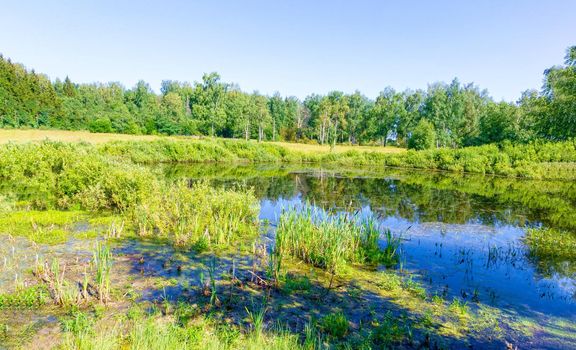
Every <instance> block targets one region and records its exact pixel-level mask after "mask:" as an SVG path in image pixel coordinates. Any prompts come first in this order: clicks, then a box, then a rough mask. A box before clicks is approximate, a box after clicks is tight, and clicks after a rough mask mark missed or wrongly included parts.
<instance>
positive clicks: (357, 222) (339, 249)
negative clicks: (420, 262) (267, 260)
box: [273, 204, 400, 276]
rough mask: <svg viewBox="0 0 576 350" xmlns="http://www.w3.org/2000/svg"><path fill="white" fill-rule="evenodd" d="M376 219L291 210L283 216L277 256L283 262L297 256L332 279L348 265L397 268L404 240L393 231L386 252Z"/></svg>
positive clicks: (306, 207)
mask: <svg viewBox="0 0 576 350" xmlns="http://www.w3.org/2000/svg"><path fill="white" fill-rule="evenodd" d="M378 226H379V225H378V223H377V221H376V219H375V218H373V217H362V216H361V215H360V214H358V213H355V214H349V213H340V214H331V213H325V212H323V211H321V210H319V209H317V208H315V207H313V206H311V205H310V204H306V205H304V206H303V207H302V208H300V209H295V208H292V209H289V210H287V211H284V212H283V213H282V215H281V216H280V220H279V223H278V228H277V231H276V245H275V248H274V251H273V255H274V256H276V260H278V261H282V260H283V259H284V257H285V256H287V255H288V256H293V257H296V258H299V259H301V260H303V261H304V262H306V263H310V264H312V265H314V266H317V267H320V268H322V269H325V270H327V271H328V272H329V273H330V274H332V276H334V275H336V274H337V273H338V271H339V270H340V269H341V268H342V267H343V266H344V265H346V264H370V265H374V264H381V263H383V264H385V265H387V266H391V265H394V264H395V263H396V262H397V261H398V257H399V255H398V248H399V245H400V239H399V238H397V237H394V236H393V235H392V233H391V232H390V231H388V230H387V231H385V235H386V237H387V240H386V244H385V247H384V249H382V248H381V247H380V244H379V243H380V236H381V233H380V230H379V227H378Z"/></svg>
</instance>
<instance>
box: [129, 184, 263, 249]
mask: <svg viewBox="0 0 576 350" xmlns="http://www.w3.org/2000/svg"><path fill="white" fill-rule="evenodd" d="M258 209H259V207H258V201H257V199H256V197H255V195H254V193H253V191H252V190H246V189H237V190H234V189H223V188H214V187H211V186H209V185H208V184H207V183H206V182H199V183H195V184H193V185H191V186H189V184H188V182H184V181H181V182H178V183H176V184H169V185H166V187H165V188H163V189H162V190H160V191H159V192H158V193H156V194H155V195H151V196H149V198H148V200H147V201H145V202H144V203H142V204H140V205H138V206H136V207H135V208H134V210H133V211H132V216H133V220H134V223H135V225H136V229H137V232H138V233H139V234H140V235H141V236H152V237H156V238H161V239H168V240H169V241H172V242H173V243H174V244H175V245H177V246H182V247H196V248H207V247H211V246H213V245H228V244H231V243H234V242H235V241H236V240H237V239H239V238H241V237H246V236H252V235H255V234H256V233H257V232H258Z"/></svg>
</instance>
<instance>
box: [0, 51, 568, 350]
mask: <svg viewBox="0 0 576 350" xmlns="http://www.w3.org/2000/svg"><path fill="white" fill-rule="evenodd" d="M575 69H576V47H571V48H569V49H568V51H567V55H566V60H565V64H564V65H563V66H556V67H553V68H550V69H549V70H547V71H546V72H545V76H544V80H545V84H544V86H543V88H542V91H540V92H536V91H527V92H525V93H524V94H523V95H522V98H521V99H520V100H519V101H518V102H517V103H506V102H495V101H494V100H493V99H492V98H491V97H490V96H488V95H487V93H485V92H484V91H481V90H480V89H479V88H478V87H476V86H475V85H473V84H461V83H460V82H459V81H458V80H457V79H454V80H453V81H452V82H451V83H449V84H446V83H435V84H432V85H430V86H429V87H428V89H427V90H426V91H423V90H415V91H412V90H407V91H405V92H396V91H395V90H393V89H391V88H386V89H385V90H384V91H382V93H381V94H380V95H379V96H378V97H377V98H376V99H375V100H370V99H368V98H366V97H365V96H363V95H362V94H360V93H359V92H355V93H353V94H345V93H342V92H339V91H333V92H330V93H328V94H327V95H325V96H320V95H315V94H314V95H311V96H308V97H307V98H306V99H305V100H304V101H300V100H298V99H297V98H294V97H282V96H280V95H279V94H275V95H274V96H263V95H261V94H259V93H257V92H255V93H253V94H247V93H245V92H243V91H241V90H240V89H239V88H238V87H237V86H235V85H233V84H227V83H224V82H222V81H221V80H220V77H219V75H218V74H216V73H211V74H206V75H204V76H203V78H202V82H197V83H193V84H190V83H185V82H176V81H164V82H163V83H162V90H161V94H159V95H157V94H156V93H154V92H153V91H151V89H150V87H149V86H148V85H147V84H146V83H144V82H139V83H138V84H137V85H136V87H134V88H133V89H129V90H127V89H125V88H124V87H122V86H120V85H118V84H115V83H111V84H74V83H73V82H72V81H71V80H70V79H68V78H66V79H65V80H64V81H60V80H56V81H54V82H52V81H50V80H49V79H48V78H47V77H45V76H43V75H41V74H37V73H35V72H34V71H28V70H27V69H25V68H24V67H23V66H21V65H18V64H15V63H12V62H11V61H10V60H9V59H6V58H4V57H3V56H0V101H2V104H0V127H3V128H32V129H42V128H50V129H64V130H68V131H67V132H63V131H54V130H51V131H46V135H48V133H50V135H56V137H62V138H64V139H65V140H67V141H74V140H73V138H74V137H75V136H74V134H73V133H72V132H71V131H69V130H89V131H91V132H93V134H86V133H83V134H81V135H83V136H82V137H85V138H87V139H86V140H83V141H82V140H80V141H78V142H59V141H57V140H56V141H54V140H52V141H50V140H38V139H37V138H38V137H39V136H38V135H43V134H42V132H41V131H34V135H36V136H35V138H36V141H38V142H0V239H1V242H2V244H0V348H32V349H36V348H56V349H186V348H188V349H255V350H256V349H291V350H293V349H307V350H312V349H396V348H400V349H462V348H482V349H484V348H493V349H503V348H507V349H515V348H522V349H524V348H534V349H541V348H545V349H556V348H560V349H574V348H575V345H574V344H576V316H575V315H576V268H575V266H576V255H575V252H576V139H574V137H575V136H576V123H574V113H573V111H574V101H575V100H574V96H576V95H575V94H574V86H576V85H575V84H574V82H575V80H574V79H575V77H576V75H575V74H574V73H575V72H576V70H575ZM58 132H60V133H61V134H60V135H58ZM112 132H120V133H124V134H134V135H138V136H133V137H132V136H127V135H124V136H118V135H116V136H115V135H111V134H110V133H112ZM4 133H6V131H4ZM10 133H11V135H16V139H17V140H16V141H23V140H22V139H24V141H26V137H24V136H21V137H20V138H21V139H20V140H18V133H17V132H15V131H10ZM31 134H32V132H30V130H27V131H25V132H23V134H21V135H31ZM97 134H98V135H97ZM1 135H2V134H0V136H1ZM77 135H80V134H77ZM86 135H88V136H86ZM90 135H92V136H90ZM170 135H171V136H170ZM192 135H194V136H192ZM40 138H41V139H42V138H43V137H41V136H40ZM251 139H257V141H256V140H251ZM0 141H4V140H0ZM296 141H297V142H299V143H296ZM391 144H392V146H391ZM405 148H407V149H405Z"/></svg>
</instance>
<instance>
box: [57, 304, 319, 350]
mask: <svg viewBox="0 0 576 350" xmlns="http://www.w3.org/2000/svg"><path fill="white" fill-rule="evenodd" d="M186 308H188V307H187V306H186V305H182V306H178V308H177V310H176V313H175V316H176V317H163V316H161V315H159V314H157V313H152V314H148V313H146V312H143V311H142V309H141V308H138V307H136V306H135V307H132V308H131V309H130V310H129V311H128V313H127V314H126V315H122V316H120V317H118V318H116V319H110V318H107V319H99V320H97V319H96V318H95V317H94V316H92V315H91V314H88V313H85V312H73V313H71V314H70V315H69V316H68V317H66V318H64V319H63V320H62V329H63V331H64V336H63V341H62V344H60V348H61V349H64V350H66V349H75V350H76V349H133V350H149V349H163V350H172V349H173V350H180V349H198V350H200V349H202V350H203V349H214V350H216V349H218V350H220V349H222V350H224V349H230V350H232V349H251V350H260V349H277V350H300V349H302V350H304V349H306V350H314V349H321V348H327V346H326V347H324V346H322V345H320V344H319V343H317V342H316V341H315V340H314V339H308V338H306V339H304V341H301V340H300V338H299V337H298V336H297V335H295V334H293V333H290V332H289V331H287V330H286V329H284V328H283V327H281V326H274V327H272V329H270V330H263V329H260V330H256V329H254V328H252V329H251V330H248V329H244V332H242V331H240V329H238V328H237V326H231V325H229V326H218V325H217V324H216V323H214V322H212V321H211V320H210V319H208V318H204V317H201V316H191V317H186V318H182V317H180V316H182V314H183V313H185V312H184V311H186V310H184V309H186ZM257 332H260V333H257ZM312 337H317V334H316V333H314V334H310V338H312Z"/></svg>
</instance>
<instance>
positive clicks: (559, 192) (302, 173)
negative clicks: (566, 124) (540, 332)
mask: <svg viewBox="0 0 576 350" xmlns="http://www.w3.org/2000/svg"><path fill="white" fill-rule="evenodd" d="M163 170H164V171H165V173H166V174H167V176H168V177H172V178H177V177H185V178H189V179H192V180H198V179H210V181H211V182H212V183H213V184H214V185H217V186H237V185H239V184H240V185H245V186H250V187H253V188H254V189H255V191H256V194H257V196H258V197H259V198H261V214H260V215H261V218H262V219H266V220H268V221H270V222H271V223H272V224H274V223H275V222H276V220H277V218H278V215H279V214H280V212H281V210H282V208H284V207H286V206H287V205H293V204H295V203H300V202H302V201H304V200H307V201H309V202H311V203H313V204H314V205H317V206H319V207H321V208H324V209H330V210H363V211H366V212H368V213H373V214H374V215H377V216H379V217H380V220H381V222H382V225H383V226H385V227H388V228H390V229H391V230H393V232H395V233H396V234H402V235H403V237H404V239H405V241H404V244H403V262H402V266H403V268H405V269H407V270H410V271H411V272H413V273H415V274H416V275H418V276H419V278H420V279H421V280H423V281H425V282H426V283H428V284H429V288H430V289H431V290H432V291H434V292H435V293H437V294H439V295H442V296H444V297H448V298H450V297H454V296H458V297H461V298H464V299H466V300H469V301H480V302H483V303H489V304H493V305H497V306H498V307H501V308H506V309H510V310H513V311H514V312H515V313H518V314H520V315H522V314H525V313H526V312H528V311H530V312H542V313H547V314H553V315H564V316H570V317H574V316H573V315H574V314H576V302H575V301H576V300H575V298H576V284H575V281H576V274H575V273H574V271H575V269H573V268H563V269H560V268H554V269H550V268H549V267H550V266H549V265H550V264H552V262H550V263H549V262H548V261H546V260H543V259H540V260H539V261H533V259H528V258H527V254H526V248H525V246H524V244H523V241H522V237H523V235H524V228H525V227H529V226H539V225H545V226H548V227H553V228H559V229H566V230H571V231H575V230H576V184H574V183H571V182H561V181H533V180H532V181H527V180H518V179H509V178H497V177H484V176H471V175H462V174H458V175H454V174H448V173H434V172H419V171H402V170H386V171H373V170H358V169H353V170H343V169H319V168H298V167H286V166H217V165H214V166H206V165H191V166H177V167H169V168H164V169H163ZM554 263H555V264H558V262H554ZM560 265H561V266H564V267H565V266H574V262H570V261H568V262H562V263H561V264H560Z"/></svg>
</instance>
